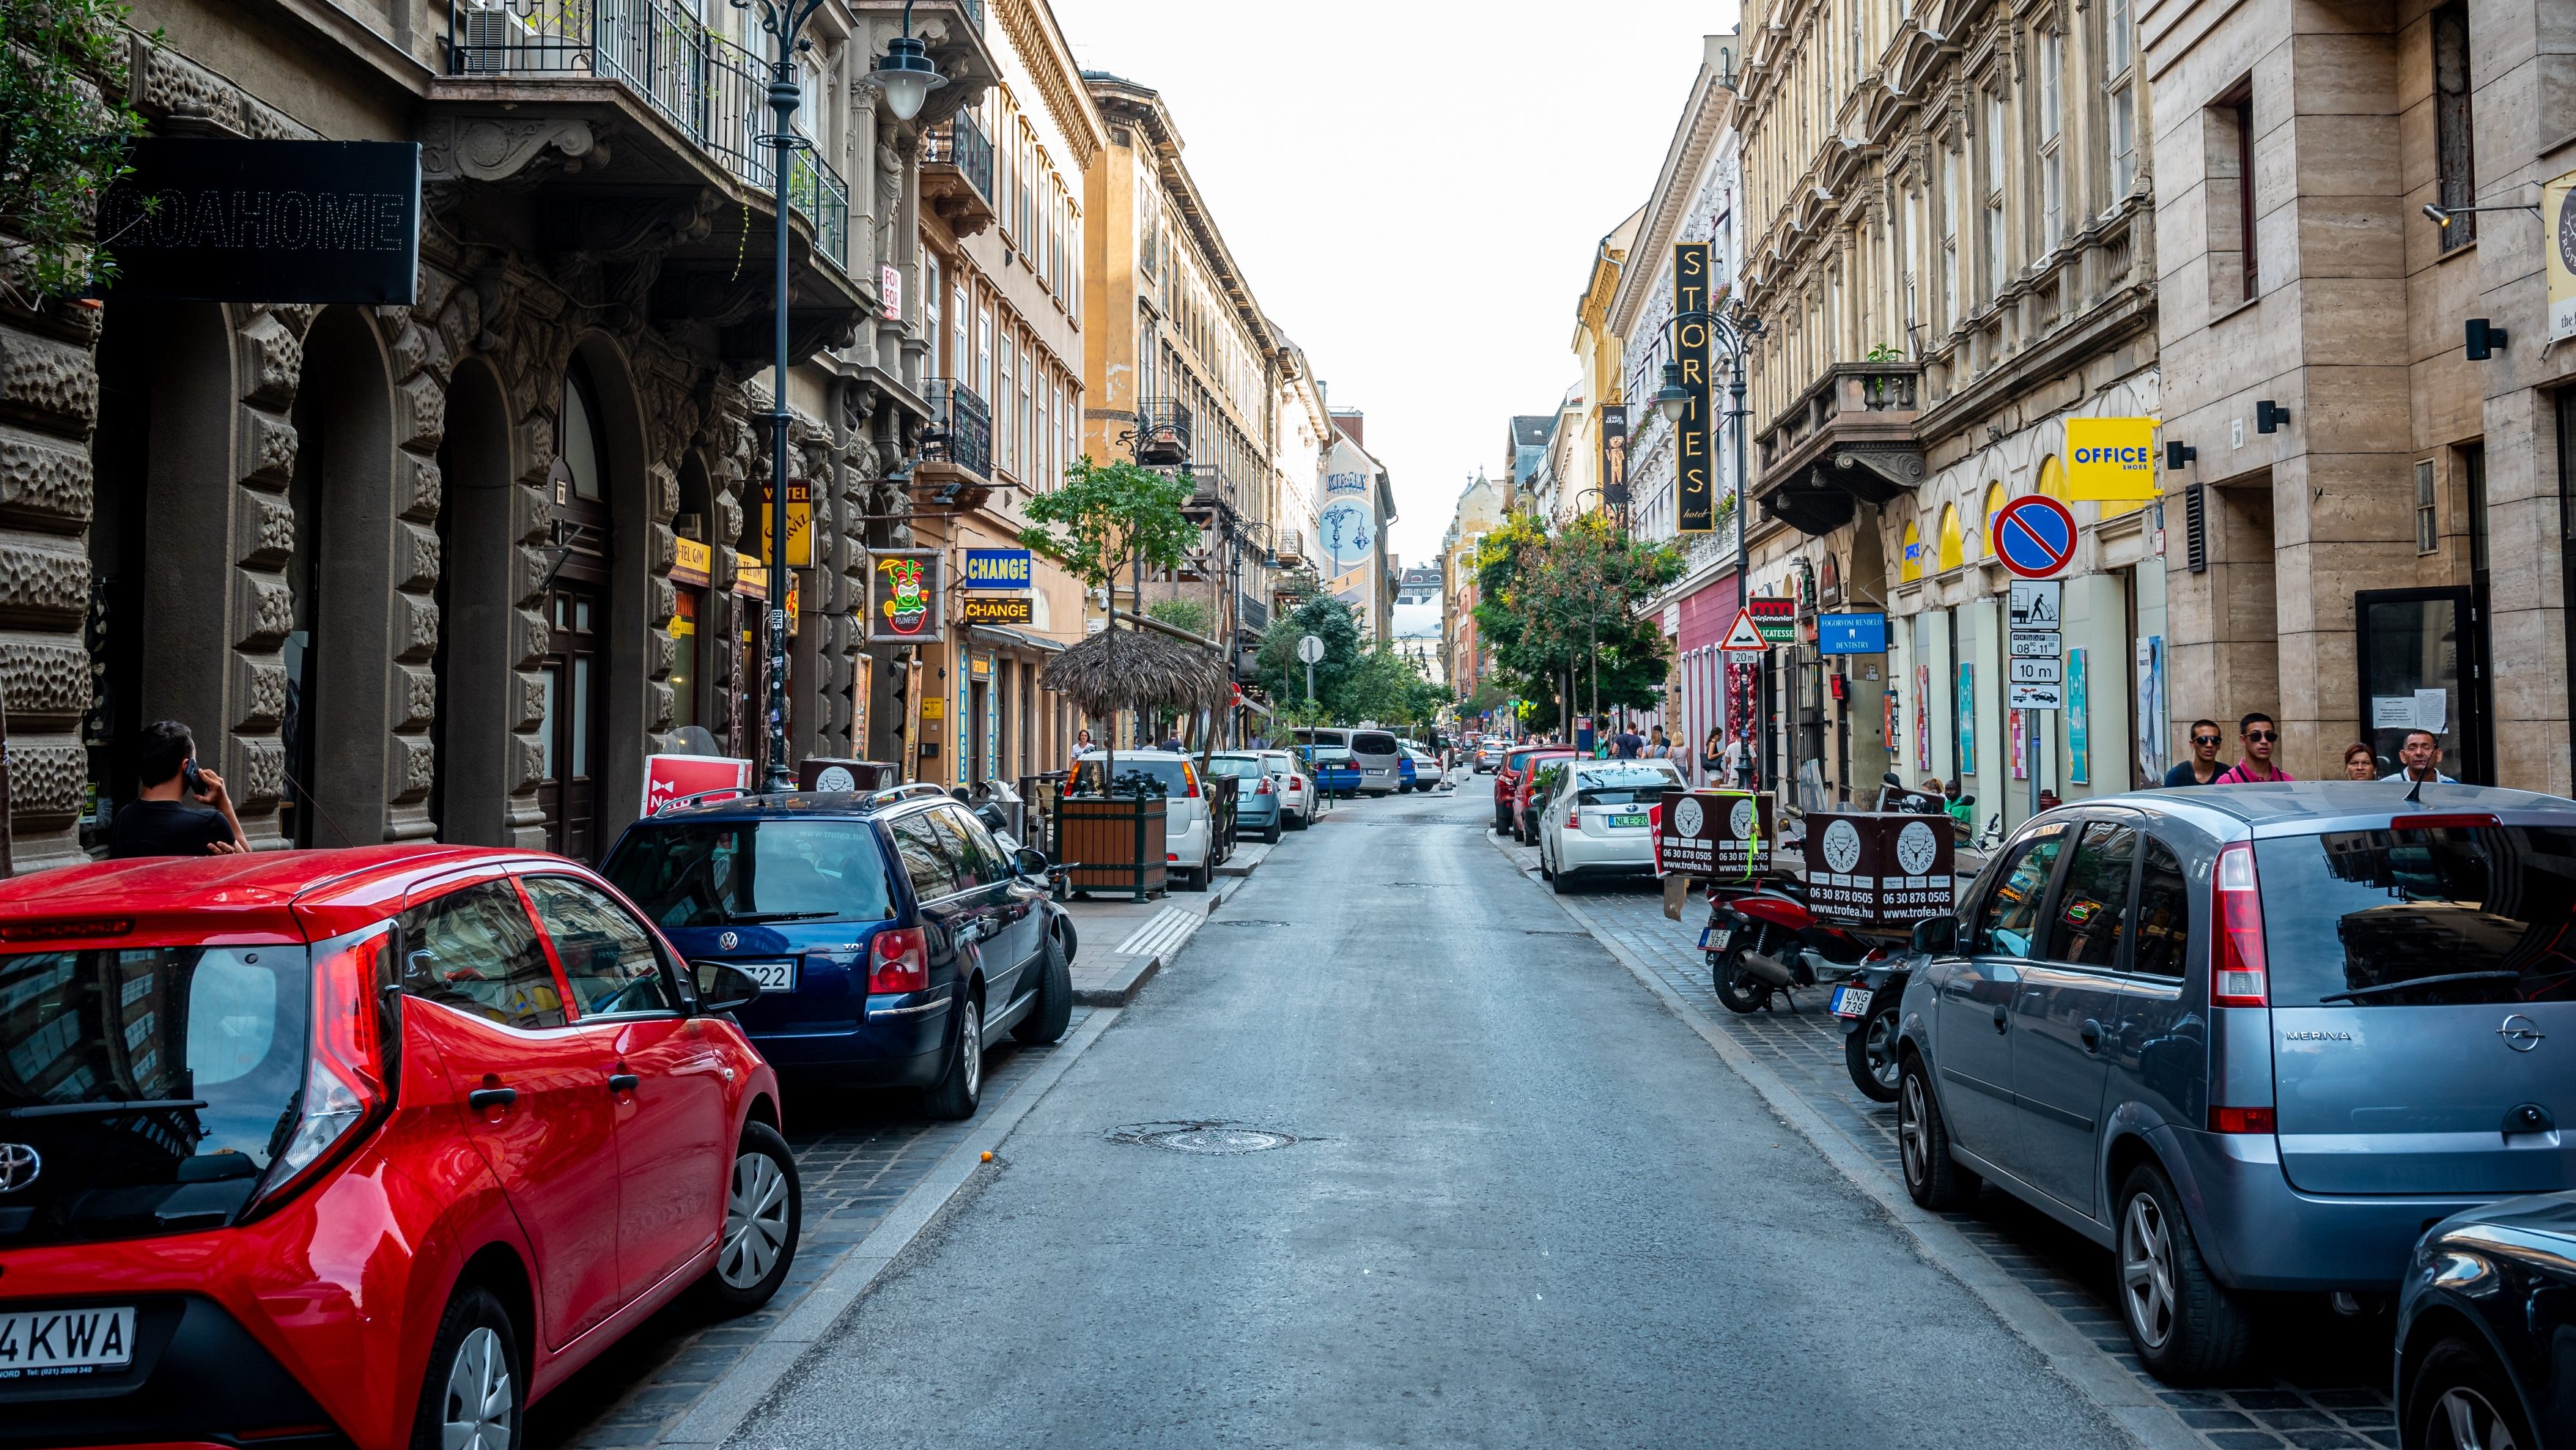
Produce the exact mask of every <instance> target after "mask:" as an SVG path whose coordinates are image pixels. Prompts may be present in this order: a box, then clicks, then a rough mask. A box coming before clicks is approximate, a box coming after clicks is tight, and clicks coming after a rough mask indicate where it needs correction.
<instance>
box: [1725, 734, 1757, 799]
mask: <svg viewBox="0 0 2576 1450" xmlns="http://www.w3.org/2000/svg"><path fill="white" fill-rule="evenodd" d="M1745 734H1746V732H1743V731H1738V732H1737V733H1735V734H1733V735H1730V736H1728V737H1727V739H1726V755H1725V757H1724V761H1725V767H1726V783H1727V784H1729V785H1731V786H1734V787H1735V788H1736V789H1737V790H1751V789H1752V788H1753V759H1752V756H1753V752H1752V751H1751V750H1750V749H1748V748H1747V746H1748V744H1749V742H1748V741H1747V740H1746V739H1745Z"/></svg>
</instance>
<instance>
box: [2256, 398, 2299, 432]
mask: <svg viewBox="0 0 2576 1450" xmlns="http://www.w3.org/2000/svg"><path fill="white" fill-rule="evenodd" d="M2289 421H2290V410H2289V409H2287V408H2284V407H2282V406H2281V405H2280V404H2278V403H2275V402H2273V401H2272V400H2271V399H2269V398H2262V399H2258V400H2256V402H2255V404H2254V431H2255V432H2257V433H2278V432H2280V431H2281V425H2282V424H2284V423H2287V422H2289Z"/></svg>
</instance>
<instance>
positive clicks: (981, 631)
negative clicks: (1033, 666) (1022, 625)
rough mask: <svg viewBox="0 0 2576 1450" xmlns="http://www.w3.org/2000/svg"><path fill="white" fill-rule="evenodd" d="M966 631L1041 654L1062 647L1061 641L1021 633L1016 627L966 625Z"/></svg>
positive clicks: (1054, 652) (1055, 650)
mask: <svg viewBox="0 0 2576 1450" xmlns="http://www.w3.org/2000/svg"><path fill="white" fill-rule="evenodd" d="M967 631H968V632H969V633H971V634H973V635H975V636H976V637H977V638H979V639H985V640H990V641H991V642H993V643H994V644H1007V645H1017V646H1019V647H1020V648H1021V649H1033V650H1036V651H1038V652H1039V653H1041V654H1057V653H1061V652H1062V651H1063V649H1064V645H1063V643H1062V642H1061V641H1058V640H1052V639H1048V638H1047V637H1045V636H1044V635H1036V634H1022V633H1020V632H1019V631H1018V630H1016V629H1009V628H1005V627H1004V626H1002V625H998V624H974V625H968V626H967Z"/></svg>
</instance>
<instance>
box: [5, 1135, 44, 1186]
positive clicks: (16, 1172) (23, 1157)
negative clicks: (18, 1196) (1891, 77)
mask: <svg viewBox="0 0 2576 1450" xmlns="http://www.w3.org/2000/svg"><path fill="white" fill-rule="evenodd" d="M44 1171H45V1160H44V1158H43V1157H42V1156H40V1155H39V1154H38V1153H37V1152H36V1150H35V1149H33V1148H31V1147H29V1146H27V1145H26V1144H24V1143H0V1193H15V1192H17V1191H18V1190H19V1189H21V1188H24V1187H26V1186H27V1185H28V1184H30V1183H33V1182H35V1181H36V1175H37V1174H39V1173H42V1172H44Z"/></svg>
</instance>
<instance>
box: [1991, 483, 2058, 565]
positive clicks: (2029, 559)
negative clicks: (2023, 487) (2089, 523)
mask: <svg viewBox="0 0 2576 1450" xmlns="http://www.w3.org/2000/svg"><path fill="white" fill-rule="evenodd" d="M1994 546H1995V557H1996V558H1998V559H2001V560H2002V561H2003V565H2004V567H2005V568H2007V569H2010V570H2011V571H2012V572H2014V573H2015V574H2018V575H2020V576H2021V577H2023V578H2024V579H2048V578H2053V577H2055V576H2056V575H2057V574H2059V573H2061V572H2062V571H2064V569H2065V568H2066V564H2067V561H2068V560H2070V559H2072V558H2074V557H2075V515H2073V514H2071V513H2069V512H2067V510H2066V505H2064V504H2062V503H2059V502H2058V501H2057V500H2055V499H2053V498H2050V497H2048V496H2047V495H2046V494H2038V493H2034V494H2030V495H2028V496H2026V497H2023V498H2017V499H2014V500H2013V501H2012V502H2011V503H2008V504H2005V505H2004V506H2003V508H2002V510H2001V511H2000V512H1998V513H1997V514H1996V515H1995V538H1994Z"/></svg>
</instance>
